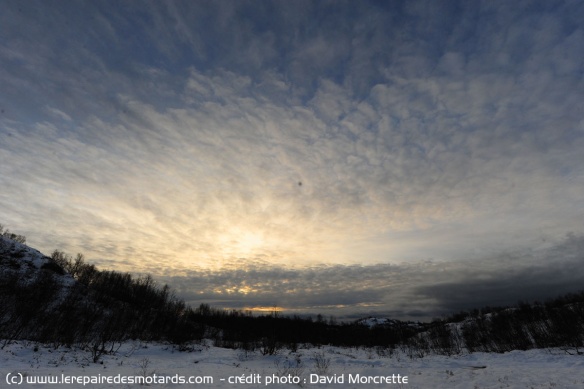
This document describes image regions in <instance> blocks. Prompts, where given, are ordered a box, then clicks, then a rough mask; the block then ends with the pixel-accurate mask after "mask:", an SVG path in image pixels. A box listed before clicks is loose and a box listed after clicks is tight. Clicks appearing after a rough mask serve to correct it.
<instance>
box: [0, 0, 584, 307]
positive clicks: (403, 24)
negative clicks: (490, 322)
mask: <svg viewBox="0 0 584 389" xmlns="http://www.w3.org/2000/svg"><path fill="white" fill-rule="evenodd" d="M582 16H584V8H583V5H582V4H580V3H578V2H570V1H567V2H557V3H554V4H553V6H552V4H547V3H533V2H525V3H524V2H514V3H513V4H503V3H500V2H472V3H471V2H464V1H452V2H447V3H444V2H442V3H441V2H431V1H405V2H390V3H386V2H375V1H372V2H344V1H341V2H308V1H307V2H302V1H300V2H293V3H288V2H265V3H262V4H259V5H258V4H257V3H255V2H247V1H242V2H237V3H221V2H208V3H207V2H205V3H192V2H182V1H173V2H165V3H160V2H149V1H146V2H142V3H141V4H140V6H138V5H132V4H123V5H121V4H118V5H106V4H105V3H91V2H81V3H71V4H47V3H46V2H27V3H21V2H8V3H7V4H6V7H5V10H3V12H2V15H0V25H1V26H2V30H1V34H2V37H3V39H2V40H1V42H0V69H2V70H1V71H0V83H1V86H2V87H1V90H2V93H1V94H0V112H1V113H0V159H1V160H2V163H1V164H0V187H1V188H2V191H1V192H0V207H1V209H2V219H3V220H2V221H1V222H2V223H3V224H5V225H7V226H9V227H10V228H11V229H12V230H15V231H18V232H20V233H23V234H25V235H28V236H29V242H30V243H31V244H33V245H35V246H37V247H38V248H39V249H41V250H43V251H45V252H48V251H51V250H52V249H54V248H55V247H58V248H61V249H64V250H68V251H82V252H84V253H85V254H86V255H87V257H88V258H90V259H91V260H93V261H97V262H98V263H99V264H100V265H101V266H104V267H113V268H116V269H120V270H131V271H138V272H152V273H155V274H158V275H161V276H165V277H185V278H184V280H186V279H192V280H194V281H196V283H200V285H203V286H201V288H200V290H201V291H203V292H204V293H205V294H204V295H203V297H208V298H209V299H211V300H212V301H216V302H217V303H221V304H223V303H224V304H226V306H227V305H229V306H238V307H240V306H241V307H243V306H248V305H254V304H255V305H270V304H279V305H282V306H288V307H291V308H294V306H295V304H294V303H293V301H297V302H298V304H297V305H298V309H300V308H302V309H309V310H310V309H314V310H316V309H325V308H326V307H329V308H326V309H329V310H330V312H333V311H334V309H336V308H335V307H337V308H338V307H340V306H347V307H351V309H355V310H356V311H359V312H365V311H367V310H368V309H374V308H375V307H377V308H375V309H379V310H385V311H391V310H392V309H395V312H398V313H399V314H406V313H405V312H406V311H407V307H405V306H399V307H398V306H397V305H396V304H397V303H395V301H414V300H415V301H417V302H416V304H414V305H416V306H415V307H413V308H412V310H411V312H410V313H412V315H413V313H415V312H428V311H432V309H434V310H440V309H442V310H445V309H446V310H447V309H455V308H457V307H458V306H460V307H465V306H467V304H466V303H467V300H465V299H463V300H460V301H459V300H457V298H452V300H449V299H448V296H450V291H453V290H459V292H460V293H457V294H456V295H457V296H458V295H464V294H465V293H466V294H468V293H467V292H468V291H467V289H468V288H469V285H471V284H472V281H476V280H474V279H473V278H472V277H471V278H470V279H471V281H469V282H468V284H465V283H464V277H463V276H464V275H465V271H468V272H471V273H472V274H477V277H479V276H480V275H481V274H483V275H485V277H487V276H489V277H494V278H492V279H491V281H489V282H490V283H489V282H486V281H485V282H484V283H483V284H481V285H482V287H483V288H484V290H488V291H490V292H492V294H491V293H488V294H487V295H489V296H493V298H494V299H496V300H501V299H503V297H504V296H506V295H509V296H513V297H516V296H517V297H521V296H519V295H518V294H516V293H513V292H511V291H509V290H508V288H509V285H511V284H514V283H518V282H519V281H520V280H522V281H524V284H525V285H527V284H528V281H529V280H532V281H534V280H538V279H539V277H540V275H541V274H543V273H541V272H538V271H535V270H533V269H531V268H530V267H529V266H530V264H531V263H533V261H534V259H533V258H534V257H533V254H532V253H531V251H530V250H538V249H542V250H543V249H544V248H546V247H547V246H549V242H556V243H557V244H560V243H558V242H561V240H562V239H563V238H562V237H563V236H565V234H566V233H568V232H574V233H575V234H576V236H579V235H578V234H581V233H582V222H581V220H582V216H583V215H582V211H583V209H584V200H583V199H582V196H581V194H582V193H583V190H584V180H583V176H584V175H583V171H584V156H583V154H582V153H581V150H583V149H584V117H583V115H582V110H581V102H582V101H584V85H583V82H584V81H583V77H582V74H583V66H584V65H583V61H582V54H581V53H583V52H584V30H583V28H582V24H581V20H582ZM23 25H26V26H30V27H29V28H26V29H23V28H22V27H21V26H23ZM63 42H66V44H64V43H63ZM299 182H301V183H302V185H298V183H299ZM544 241H545V242H544ZM562 244H563V243H562ZM562 247H564V246H562ZM505 253H515V254H514V258H515V260H513V261H511V260H508V261H507V260H504V258H507V254H505ZM554 258H556V257H554ZM557 258H558V259H557V263H556V262H554V264H555V265H554V266H553V269H550V272H552V273H550V274H557V275H558V277H559V274H560V273H558V272H557V271H559V270H557V269H560V268H561V266H560V264H561V262H562V260H561V258H560V257H557ZM565 261H566V264H567V265H566V266H571V264H572V262H573V261H572V260H571V259H568V258H566V259H565ZM260 264H262V265H260ZM556 265H557V266H556ZM440 266H445V269H449V270H444V269H443V270H440V269H442V268H440ZM550 266H551V265H550ZM263 268H265V269H267V270H262V269H263ZM193 269H197V270H196V273H191V272H192V271H194V270H193ZM468 269H473V270H468ZM496 269H499V270H498V271H501V272H503V271H504V273H501V274H499V275H497V276H496V277H495V271H496ZM530 269H531V270H530ZM201 272H203V273H201ZM264 272H268V273H264ZM201 274H204V276H203V275H201ZM562 274H563V273H562ZM189 277H190V278H189ZM560 278H561V277H560ZM181 280H183V278H176V280H175V281H176V282H177V283H180V282H182V281H181ZM206 280H209V281H206ZM262 280H263V281H262ZM270 280H286V285H289V286H287V287H286V288H284V289H282V288H281V286H282V285H281V284H280V283H279V282H278V281H270ZM308 280H313V282H312V283H310V284H307V283H308V282H309V281H308ZM432 280H433V281H432ZM194 281H193V282H194ZM185 282H186V281H185ZM531 285H535V283H532V284H531ZM566 285H572V284H571V283H570V282H567V283H566ZM526 288H527V289H526V290H528V289H529V288H528V287H527V286H526ZM183 289H184V290H185V293H191V292H189V291H190V290H191V289H190V288H183ZM560 289H561V288H560ZM335 290H336V292H333V291H335ZM529 290H533V293H532V294H533V295H537V293H535V288H531V289H529ZM307 291H310V293H308V292H307ZM550 291H551V289H550ZM558 291H559V289H558ZM219 292H220V293H219ZM497 293H498V294H497ZM278 295H279V296H280V297H279V298H276V296H278ZM225 296H228V297H225ZM389 296H392V297H389ZM200 297H201V296H198V295H197V297H196V298H197V299H200ZM527 297H528V296H526V297H525V298H527ZM193 298H194V297H193ZM521 298H523V297H521ZM234 299H235V300H237V299H238V300H237V301H236V302H234V301H235V300H234ZM250 299H252V300H253V301H255V302H253V303H250V302H249V301H250ZM274 300H277V301H274ZM449 301H450V302H449ZM310 307H313V308H310ZM372 307H373V308H372ZM390 307H393V308H390Z"/></svg>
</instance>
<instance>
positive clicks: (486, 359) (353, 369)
mask: <svg viewBox="0 0 584 389" xmlns="http://www.w3.org/2000/svg"><path fill="white" fill-rule="evenodd" d="M0 344H2V342H1V341H0ZM209 344H210V342H207V343H202V344H196V345H193V350H192V351H190V352H188V351H187V352H185V351H178V350H177V349H176V347H174V346H172V345H169V344H163V343H141V342H137V341H136V342H131V341H129V342H125V343H123V344H121V345H120V347H119V349H118V350H117V351H116V352H115V353H114V354H110V355H104V356H103V357H102V358H101V360H100V361H99V362H98V363H92V362H91V353H90V352H89V351H87V350H82V349H81V348H67V347H63V346H61V347H58V348H53V347H51V346H50V345H39V344H36V343H33V342H27V341H17V342H13V343H9V344H8V345H6V347H5V348H4V349H2V350H0V380H1V381H0V382H1V383H0V387H7V386H5V385H7V384H8V383H9V382H7V379H8V381H10V380H15V381H14V382H17V381H18V380H19V379H21V378H22V379H24V380H27V379H28V380H29V381H30V380H32V379H39V378H42V377H46V376H51V377H53V379H63V378H64V377H79V378H80V379H91V378H92V377H93V378H94V379H95V377H98V378H99V377H101V379H103V380H105V379H106V378H109V379H111V380H114V379H116V377H117V379H118V380H121V379H122V378H125V379H129V377H136V376H137V377H141V379H144V377H148V378H149V379H153V377H154V375H156V377H157V379H166V380H168V382H167V383H162V384H155V383H153V384H150V385H149V386H151V387H160V388H175V387H181V386H188V387H193V386H197V387H205V388H263V387H272V388H275V387H280V388H283V387H288V388H296V387H300V386H302V387H304V388H311V387H313V388H363V389H365V388H386V387H396V388H465V389H466V388H481V389H486V388H526V389H531V388H533V389H536V388H558V389H559V388H562V389H571V388H574V389H575V388H578V389H581V388H584V356H582V355H570V354H568V353H566V352H565V351H562V350H558V349H552V350H529V351H513V352H509V353H505V354H489V353H472V354H462V355H458V356H451V357H446V356H439V355H428V356H425V357H423V358H414V359H412V358H409V357H407V356H406V355H405V354H404V353H402V352H400V351H395V352H394V353H393V354H392V355H388V354H387V355H384V353H378V352H376V350H374V349H369V348H359V349H356V348H339V347H328V346H327V347H321V348H317V347H300V348H299V349H298V350H297V351H295V352H291V351H289V350H285V349H284V350H280V352H279V353H278V354H277V355H271V356H269V355H266V356H264V355H261V354H260V353H259V352H245V351H243V350H232V349H224V348H219V347H213V346H210V345H209ZM380 354H382V355H380ZM357 375H360V376H359V377H361V379H363V380H364V381H365V380H367V379H368V380H369V381H370V383H363V384H361V383H359V382H360V381H358V382H357V383H350V382H349V380H350V379H353V380H355V378H356V377H357ZM190 376H192V377H196V379H198V380H199V381H201V382H203V381H205V380H212V381H213V382H212V383H210V382H207V383H200V384H190V385H189V384H184V385H182V384H179V383H173V382H172V381H173V380H175V381H176V380H178V379H179V378H181V377H190ZM104 377H105V378H104ZM363 377H365V378H363ZM367 377H370V378H367ZM406 377H407V381H406ZM185 379H186V378H185ZM269 379H276V380H277V379H280V380H300V385H297V384H293V383H292V384H290V383H282V382H280V383H279V384H269V385H266V381H267V380H269ZM398 379H399V382H398ZM235 380H239V383H229V381H232V382H234V381H235ZM379 380H390V381H391V380H393V383H383V384H376V383H374V381H375V382H379ZM323 382H327V383H323ZM406 382H407V383H406ZM68 386H71V387H81V386H82V385H65V384H58V385H55V384H48V383H47V384H36V385H33V384H26V383H24V384H23V385H20V387H24V388H28V387H30V388H32V387H34V388H49V387H50V388H57V387H58V388H61V387H68ZM133 386H135V385H130V384H127V383H125V384H124V383H121V384H117V383H107V382H105V381H104V382H103V383H93V384H92V383H89V384H87V385H85V387H88V388H129V387H133Z"/></svg>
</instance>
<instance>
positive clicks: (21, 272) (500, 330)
mask: <svg viewBox="0 0 584 389" xmlns="http://www.w3.org/2000/svg"><path fill="white" fill-rule="evenodd" d="M13 235H14V234H11V233H10V232H8V231H7V230H4V229H3V228H2V229H1V231H0V265H1V267H0V269H2V271H1V272H0V347H3V346H5V345H6V344H7V343H8V342H10V341H11V340H15V339H28V340H34V341H39V342H43V343H52V344H53V345H54V346H55V347H59V346H62V345H66V346H72V345H81V346H82V347H85V348H87V349H88V350H89V351H91V354H92V356H93V359H94V361H98V360H99V358H100V356H101V355H103V354H105V353H110V352H113V351H115V349H116V347H119V345H120V344H121V342H123V341H125V340H129V339H140V340H144V341H168V342H171V343H173V344H176V345H177V346H178V347H179V349H182V350H188V349H189V348H190V347H192V345H193V343H196V342H198V341H200V340H202V339H210V340H212V341H213V343H214V344H215V345H216V346H220V347H230V348H239V349H242V350H245V351H246V352H247V351H254V352H255V351H258V352H260V353H262V354H266V355H269V354H275V353H277V352H279V350H281V349H283V348H287V349H292V350H295V349H296V348H298V347H299V346H301V345H303V344H311V345H336V346H346V347H361V346H366V347H376V348H377V349H378V350H383V352H384V353H385V352H388V353H391V352H393V351H394V350H396V349H401V350H403V351H405V352H407V353H408V354H409V355H411V356H412V357H414V356H424V355H425V354H427V353H430V352H433V353H439V354H447V355H452V354H458V353H461V352H463V351H468V352H473V351H484V352H505V351H510V350H526V349H530V348H546V347H561V348H564V349H566V350H567V351H574V352H578V353H579V352H580V349H581V348H582V347H584V291H583V292H579V293H574V294H570V295H566V296H562V297H559V298H556V299H552V300H549V301H546V302H543V303H540V302H536V303H532V304H528V303H525V302H522V303H519V304H517V305H516V306H514V307H498V308H492V307H485V308H482V309H475V310H472V311H469V312H459V313H457V314H455V315H452V316H450V317H445V318H443V319H436V320H434V321H432V322H430V323H417V324H416V325H413V324H412V323H408V322H401V321H398V320H394V321H392V323H391V324H390V325H378V326H373V327H369V326H365V325H362V324H359V323H358V322H353V323H339V322H337V321H336V320H334V318H331V319H330V320H328V321H327V320H325V319H323V318H322V317H321V316H320V315H319V316H317V317H316V318H312V317H301V316H283V315H280V314H279V313H278V312H276V311H274V312H272V313H269V314H263V315H259V316H258V315H254V314H252V313H250V312H244V311H238V310H231V311H226V310H221V309H216V308H213V307H211V306H209V305H207V304H201V305H200V306H199V307H196V308H193V307H190V306H188V305H187V304H185V302H184V301H183V300H181V299H179V298H177V296H176V295H175V294H174V292H173V291H172V290H171V289H170V288H169V287H168V285H162V286H161V285H159V284H158V283H156V282H155V280H154V279H153V278H152V277H151V276H149V275H145V276H138V277H136V276H133V275H131V274H129V273H122V272H117V271H111V270H99V269H97V268H96V267H95V266H94V265H92V264H89V263H87V262H86V261H85V259H84V257H83V255H82V254H77V255H76V256H75V257H72V256H70V255H68V254H66V253H64V252H61V251H58V250H55V251H54V252H53V253H52V254H51V256H50V257H45V258H44V261H45V262H44V264H43V265H42V266H41V267H40V269H37V268H35V267H34V266H31V265H30V263H27V262H24V261H22V260H21V259H22V257H23V256H24V252H23V248H22V247H25V246H23V245H17V244H15V243H14V242H17V243H24V242H25V238H24V237H20V236H19V235H17V237H19V238H18V239H16V240H15V239H13Z"/></svg>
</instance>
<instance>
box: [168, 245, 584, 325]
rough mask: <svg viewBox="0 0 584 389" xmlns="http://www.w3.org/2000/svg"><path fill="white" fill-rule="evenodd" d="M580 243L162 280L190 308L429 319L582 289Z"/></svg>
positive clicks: (259, 267) (249, 268) (262, 267)
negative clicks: (457, 257)
mask: <svg viewBox="0 0 584 389" xmlns="http://www.w3.org/2000/svg"><path fill="white" fill-rule="evenodd" d="M583 249H584V237H582V236H574V235H570V236H568V237H567V238H566V239H565V240H564V241H562V242H560V243H558V244H556V245H553V246H550V247H547V248H542V249H539V250H534V251H532V252H529V253H525V252H521V253H499V254H498V255H496V256H490V257H483V258H481V259H480V260H477V259H472V260H466V261H456V262H435V261H428V262H425V263H419V264H416V265H412V264H399V265H388V264H379V265H368V266H347V265H334V266H328V267H317V268H305V269H297V270H293V269H286V268H282V267H273V266H270V265H269V264H264V263H257V264H256V265H253V264H250V263H249V262H248V263H247V264H246V265H245V266H244V267H243V269H245V270H242V268H238V269H237V270H223V271H219V272H216V271H203V270H201V271H193V272H191V273H190V274H188V275H185V276H181V277H169V278H167V279H166V280H168V282H170V283H171V284H172V285H175V286H176V287H177V288H178V291H179V294H180V295H181V296H182V297H184V298H185V299H186V300H187V301H188V302H190V303H191V304H193V305H195V306H196V305H198V304H200V303H205V302H207V303H208V302H211V303H214V304H215V305H216V306H218V307H223V308H226V309H233V308H235V309H248V308H249V309H251V308H257V307H262V308H263V307H274V306H277V307H280V308H283V309H284V310H285V312H287V313H289V314H294V313H300V314H313V315H315V314H318V313H321V314H327V315H328V314H332V315H335V316H337V317H341V318H344V319H350V318H356V317H360V316H363V315H368V314H374V315H388V316H391V317H394V318H401V319H412V320H418V319H424V320H427V319H430V318H432V317H435V316H441V315H447V314H452V313H455V312H458V311H460V310H469V309H473V308H482V307H485V306H506V305H513V304H515V303H517V302H519V301H531V302H533V301H536V300H539V301H542V300H545V299H550V298H554V297H557V296H559V295H561V294H565V293H570V292H575V291H579V290H580V289H582V283H581V280H582V277H583V276H584V270H582V269H584V267H583V265H584V255H583V254H582V253H583V252H584V251H583Z"/></svg>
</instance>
